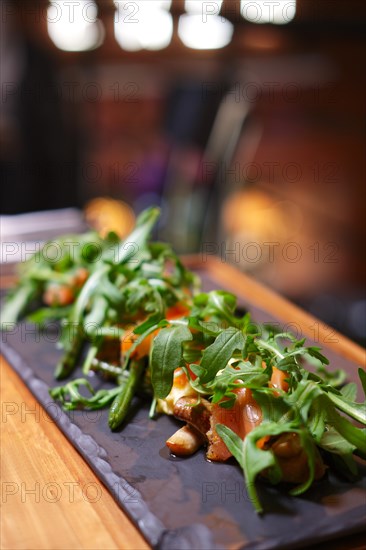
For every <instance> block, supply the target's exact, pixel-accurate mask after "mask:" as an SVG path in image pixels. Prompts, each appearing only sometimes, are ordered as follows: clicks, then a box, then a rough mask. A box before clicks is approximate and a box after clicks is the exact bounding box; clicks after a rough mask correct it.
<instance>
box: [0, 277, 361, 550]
mask: <svg viewBox="0 0 366 550" xmlns="http://www.w3.org/2000/svg"><path fill="white" fill-rule="evenodd" d="M203 275H204V274H203ZM203 279H204V283H205V287H206V289H210V288H213V287H214V286H215V284H214V282H213V281H212V280H209V279H208V278H207V276H206V277H205V276H204V277H203ZM242 298H243V303H244V305H245V297H242ZM250 309H251V311H252V312H253V315H254V317H255V319H256V320H258V321H261V322H263V321H266V322H273V321H275V319H274V318H273V317H271V316H270V315H268V314H266V313H265V312H263V311H261V310H258V309H256V308H255V307H253V306H250ZM33 328H34V327H32V326H29V325H24V324H22V325H19V327H18V329H17V330H16V331H14V332H13V333H3V334H2V352H3V354H4V356H5V357H6V359H7V360H8V362H9V363H10V364H11V365H12V367H13V368H14V369H15V370H16V371H17V373H18V374H19V375H20V376H21V378H22V379H23V380H24V382H25V383H26V385H27V386H28V387H29V389H30V390H31V391H32V393H33V394H34V395H35V396H36V398H37V399H38V400H39V402H40V403H41V404H42V405H43V407H44V408H45V409H46V411H47V412H48V414H49V415H50V416H51V417H52V418H53V419H54V421H55V422H56V424H57V425H58V426H59V427H60V429H61V430H62V431H63V432H64V433H65V435H66V436H67V437H68V439H69V440H70V441H71V442H72V443H73V445H74V447H75V448H76V449H77V450H78V451H79V452H80V453H81V455H82V456H83V457H84V459H85V460H86V461H87V462H88V463H89V464H90V466H91V467H92V469H93V470H94V471H95V473H96V474H97V476H98V477H99V479H100V480H101V481H102V482H103V483H104V484H105V485H106V487H107V488H108V490H109V491H110V492H111V493H112V495H113V496H114V498H115V500H116V501H117V503H118V504H119V505H120V506H121V507H122V508H123V509H124V510H125V511H126V512H127V513H128V515H129V516H130V517H131V519H132V521H133V522H134V523H135V524H136V525H137V526H138V528H139V529H140V531H141V533H142V534H143V535H144V536H145V538H146V540H147V541H148V542H149V543H150V544H151V545H152V546H153V547H157V548H160V549H161V550H168V549H169V550H173V549H174V550H185V549H187V550H188V549H191V548H194V549H197V550H200V549H205V550H206V549H207V550H211V549H218V548H220V549H221V548H230V549H233V548H235V549H244V548H245V549H246V550H247V549H258V550H264V549H270V548H281V549H286V548H291V549H294V548H301V547H304V546H307V545H309V544H315V543H317V542H322V541H324V540H328V539H332V538H335V537H339V536H345V535H348V534H351V533H356V532H360V531H362V530H363V529H364V528H365V525H366V522H365V519H366V468H364V467H363V466H361V474H362V477H361V479H360V480H359V481H358V482H357V483H355V484H350V483H348V482H346V481H344V480H341V479H339V478H337V477H335V476H334V475H333V474H332V473H329V474H328V475H327V477H326V478H325V479H323V480H322V481H320V482H317V483H315V484H314V485H313V487H312V488H311V489H310V490H309V491H308V492H307V493H306V495H303V496H302V497H298V498H293V497H290V496H288V495H287V494H286V490H285V489H283V488H278V487H277V488H274V487H269V486H267V485H266V484H264V483H259V484H258V486H259V490H260V495H261V499H262V501H263V503H264V505H265V507H266V509H268V510H271V513H268V514H266V515H264V516H263V517H259V516H257V515H256V514H255V512H254V510H253V507H252V504H251V502H250V501H249V499H248V496H247V494H246V492H245V489H244V483H243V478H242V474H241V471H240V469H239V467H238V466H237V465H236V464H235V462H234V461H232V462H228V463H226V464H217V463H209V462H208V461H206V460H205V457H204V452H203V451H202V452H198V453H196V454H195V455H194V456H192V457H189V458H185V459H178V458H173V457H171V456H170V455H169V453H168V451H167V449H166V447H165V440H166V439H167V438H168V437H169V436H170V435H171V434H172V433H173V432H174V431H175V429H176V427H177V426H178V423H177V422H176V421H175V420H174V419H171V418H168V417H160V418H159V419H158V420H157V421H152V420H149V418H148V404H146V403H143V402H141V401H139V400H136V401H135V402H134V404H133V410H132V411H131V414H130V419H129V422H128V424H127V425H126V426H125V427H124V428H123V429H122V430H121V431H120V432H119V433H111V432H110V431H109V429H108V427H107V412H106V411H97V412H88V413H86V412H83V411H72V412H69V413H65V412H63V411H61V409H60V408H59V407H58V405H56V404H55V403H54V402H53V401H52V400H51V399H50V397H49V394H48V388H49V387H50V386H54V385H55V382H54V379H53V369H54V366H55V364H56V363H57V360H58V358H59V355H60V352H59V351H58V350H57V349H56V348H55V344H54V339H55V335H54V334H51V333H43V334H42V335H39V334H38V333H37V332H35V331H34V330H33ZM326 352H327V354H328V357H329V358H330V359H331V361H332V364H333V365H334V367H339V366H340V365H341V366H342V367H343V368H345V369H346V370H348V372H349V374H350V379H352V380H356V369H355V365H354V363H352V362H350V361H347V360H345V359H343V358H341V357H339V356H337V354H336V353H334V352H331V351H329V352H328V350H326Z"/></svg>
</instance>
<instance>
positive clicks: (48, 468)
mask: <svg viewBox="0 0 366 550" xmlns="http://www.w3.org/2000/svg"><path fill="white" fill-rule="evenodd" d="M205 267H206V268H207V269H213V270H215V278H216V280H219V281H220V282H221V283H222V285H223V286H225V284H226V283H229V282H231V281H232V278H233V277H234V276H235V277H236V278H238V272H237V271H236V270H235V269H233V268H231V267H229V266H227V265H224V264H222V263H221V262H220V261H217V260H211V261H210V266H208V265H206V266H205ZM239 279H240V281H238V279H237V283H238V285H240V286H241V285H245V291H246V293H247V294H248V295H250V296H251V297H252V299H253V298H254V299H255V302H256V303H257V305H258V306H260V307H264V309H266V310H267V311H269V312H272V313H276V315H278V316H280V317H282V318H283V319H284V320H286V319H287V320H288V319H291V320H292V321H296V322H297V323H299V324H300V326H301V327H302V329H303V331H304V334H305V335H306V334H307V335H309V336H311V330H312V329H311V328H310V327H311V326H313V324H314V322H316V320H315V319H314V318H313V317H311V316H310V315H309V314H307V313H305V312H303V311H302V310H300V309H299V308H297V307H296V306H294V305H293V304H291V303H290V302H288V301H287V300H285V299H284V298H282V297H280V296H278V295H276V294H275V293H274V292H272V291H270V290H269V289H267V288H265V287H263V286H262V285H260V284H258V283H257V282H255V281H253V280H252V279H250V278H248V277H247V276H245V275H241V276H240V277H239ZM319 327H320V329H319V330H320V335H321V334H322V331H323V333H324V335H325V334H328V333H327V330H328V329H327V327H323V325H322V324H321V323H320V325H319ZM336 339H337V343H336V344H334V346H335V347H336V348H337V350H338V351H340V350H341V353H342V355H344V356H345V357H349V358H351V359H353V360H354V361H355V362H358V364H364V362H365V350H363V349H362V348H360V347H359V346H357V345H356V344H354V343H353V342H350V341H349V340H348V339H346V338H344V337H343V336H341V335H340V334H336ZM1 396H2V434H1V435H2V461H1V479H2V485H1V487H2V498H1V501H2V502H1V504H2V513H1V525H0V529H1V530H0V536H1V548H2V549H7V550H10V549H11V550H16V549H27V550H29V549H31V550H38V549H46V548H47V549H81V548H82V549H88V550H92V549H99V550H112V549H123V550H124V549H126V550H127V549H131V550H140V549H141V550H143V549H146V548H149V545H147V543H146V542H145V540H144V539H143V538H142V536H141V535H140V534H139V532H138V531H137V530H136V528H135V527H134V526H133V525H132V523H131V521H130V520H129V519H128V517H127V516H126V514H124V512H123V511H122V510H121V509H120V508H119V507H118V506H117V504H116V503H115V501H114V500H113V498H112V497H111V495H110V494H109V492H108V491H107V490H106V488H105V487H104V486H103V485H102V484H101V482H100V481H99V480H98V479H97V478H96V476H95V474H94V473H93V472H92V470H91V469H90V468H89V466H88V465H87V464H86V463H85V462H84V460H83V459H82V458H81V456H80V455H79V454H78V452H77V451H76V450H75V449H74V448H73V447H72V445H71V444H70V443H69V441H68V440H67V439H66V438H65V436H64V435H63V434H62V433H61V432H60V430H59V429H58V428H57V426H56V425H55V424H54V423H53V421H52V420H51V419H50V418H49V417H48V415H47V414H46V412H45V411H44V410H43V409H42V407H41V406H40V405H39V403H38V402H37V401H36V399H35V398H34V397H33V396H32V394H31V393H30V392H29V390H28V389H27V388H26V387H25V385H24V383H23V382H22V381H21V380H20V378H19V377H18V376H17V375H16V374H15V373H14V371H13V370H12V369H11V367H10V366H9V365H8V364H7V363H6V361H5V360H2V362H1ZM315 548H316V547H315V546H313V547H312V549H315ZM319 548H323V549H324V548H327V546H325V545H324V544H323V545H322V546H319ZM331 548H332V550H341V549H352V550H361V549H365V548H366V545H365V544H364V537H363V536H362V535H357V536H352V537H348V538H347V539H338V540H337V541H334V542H332V544H331ZM176 550H179V549H178V548H177V549H176Z"/></svg>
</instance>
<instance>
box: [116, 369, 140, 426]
mask: <svg viewBox="0 0 366 550" xmlns="http://www.w3.org/2000/svg"><path fill="white" fill-rule="evenodd" d="M144 370H145V360H144V359H142V360H140V361H136V362H131V366H130V375H129V377H128V379H127V381H126V383H125V384H123V385H122V387H121V392H120V393H119V394H118V395H117V397H116V398H115V399H114V401H113V403H112V405H111V408H110V411H109V418H108V424H109V427H110V428H111V430H116V429H117V428H118V427H119V426H120V425H121V424H122V422H123V421H124V419H125V418H126V415H127V413H128V408H129V405H130V403H131V401H132V398H133V396H134V394H135V391H136V389H137V386H138V385H139V383H140V380H141V378H142V375H143V373H144Z"/></svg>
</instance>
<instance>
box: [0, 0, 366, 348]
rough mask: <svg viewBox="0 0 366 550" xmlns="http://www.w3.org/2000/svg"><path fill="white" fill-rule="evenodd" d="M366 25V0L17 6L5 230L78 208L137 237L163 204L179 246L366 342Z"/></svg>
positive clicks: (6, 9) (13, 9) (5, 6)
mask: <svg viewBox="0 0 366 550" xmlns="http://www.w3.org/2000/svg"><path fill="white" fill-rule="evenodd" d="M365 20H366V10H365V3H364V1H363V0H348V2H344V1H341V0H321V2H320V1H317V0H277V1H272V0H267V1H265V0H263V1H262V0H256V1H244V0H241V1H240V0H214V1H200V0H186V1H184V0H132V1H128V0H118V1H117V0H116V1H114V0H68V1H65V0H53V1H52V2H51V1H48V0H2V2H1V59H0V62H1V94H2V99H1V111H2V112H1V123H0V140H1V156H0V173H1V180H2V184H1V215H2V216H1V220H2V229H3V231H4V233H5V234H6V235H7V237H8V235H9V231H10V234H11V230H9V231H7V230H6V228H7V227H8V226H9V224H11V223H12V222H13V226H14V223H15V224H16V225H17V227H18V229H19V227H20V228H23V232H24V233H26V229H25V226H26V224H27V223H28V222H27V220H28V221H29V217H28V218H27V217H24V216H23V217H20V218H19V217H16V218H13V217H12V216H14V215H19V214H24V213H29V212H33V211H48V210H54V209H65V208H67V209H69V208H77V209H80V210H81V211H82V212H83V219H86V221H87V222H88V223H89V224H92V225H94V226H96V227H98V228H99V229H100V230H102V231H103V230H106V229H110V228H113V229H115V230H118V231H119V232H120V233H121V234H125V233H126V232H128V231H129V229H130V228H131V226H132V225H133V222H134V219H135V216H136V214H137V213H138V212H140V211H141V210H142V209H143V208H145V207H146V206H148V205H151V204H158V205H160V206H161V208H162V218H161V223H160V226H159V229H158V237H159V238H161V239H163V240H169V241H171V242H172V243H173V245H174V246H175V248H176V249H177V251H178V252H180V253H183V254H187V253H188V254H190V253H198V254H200V255H201V256H202V259H203V260H205V259H207V258H208V257H210V256H212V255H215V256H218V257H219V258H221V260H222V261H223V262H231V263H234V264H235V265H236V266H237V267H238V268H239V269H241V270H243V271H247V272H249V273H251V274H252V275H253V276H255V277H256V278H257V279H258V280H261V281H263V282H264V283H265V284H267V285H268V286H270V287H272V288H274V289H276V290H278V291H279V292H281V293H282V294H284V295H286V296H288V297H289V298H290V299H291V300H293V301H295V302H297V303H298V304H300V305H301V306H302V307H304V308H305V309H307V310H309V311H310V312H312V313H313V314H315V315H316V316H318V317H319V318H321V319H322V320H323V321H324V322H326V323H329V324H330V325H331V326H333V327H335V328H337V329H338V330H340V331H341V332H343V333H345V334H347V335H348V336H350V337H351V338H353V339H354V340H357V341H359V342H361V343H365V336H366V299H365V291H364V290H365V289H364V281H365V275H366V273H365V255H364V252H365V243H366V224H365V205H366V200H365V183H364V181H365V153H364V145H365V136H364V119H365V117H364V115H365V100H364V98H365V91H366V90H365V71H364V68H365V66H364V61H365V43H364V32H363V31H364V23H365ZM76 212H77V211H76V210H65V211H64V212H63V213H62V214H60V215H59V219H62V220H63V221H62V223H61V225H62V224H64V225H62V229H63V232H64V230H65V229H70V227H75V226H77V225H78V222H79V220H78V217H77V215H76V214H75V213H76ZM45 215H46V214H45ZM75 216H76V218H75ZM65 217H66V218H67V219H69V221H70V223H69V226H68V223H67V221H66V222H65ZM51 219H52V221H53V228H54V229H55V224H56V217H55V216H51ZM80 219H81V218H80ZM14 220H15V222H14ZM43 220H45V217H43ZM81 223H83V222H81ZM32 227H33V226H32ZM60 227H61V226H60ZM4 228H5V229H4Z"/></svg>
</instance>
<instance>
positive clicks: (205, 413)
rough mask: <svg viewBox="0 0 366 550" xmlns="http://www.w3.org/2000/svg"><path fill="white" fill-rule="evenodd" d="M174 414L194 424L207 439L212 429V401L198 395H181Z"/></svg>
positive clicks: (191, 424)
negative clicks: (198, 397)
mask: <svg viewBox="0 0 366 550" xmlns="http://www.w3.org/2000/svg"><path fill="white" fill-rule="evenodd" d="M173 412H174V416H175V417H176V418H178V419H179V420H184V421H185V422H187V423H188V424H189V425H190V426H193V428H194V429H195V430H197V431H198V432H199V433H200V434H202V435H203V436H204V438H205V439H206V434H207V432H208V430H209V429H210V417H211V403H209V401H207V400H206V399H201V400H200V401H198V399H197V397H181V398H180V399H178V401H177V402H176V403H175V405H174V411H173Z"/></svg>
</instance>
